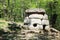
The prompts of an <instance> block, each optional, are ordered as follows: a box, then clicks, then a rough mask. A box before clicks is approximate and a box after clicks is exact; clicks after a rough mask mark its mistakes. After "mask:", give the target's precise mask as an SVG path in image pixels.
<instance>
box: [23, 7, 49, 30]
mask: <svg viewBox="0 0 60 40" xmlns="http://www.w3.org/2000/svg"><path fill="white" fill-rule="evenodd" d="M26 13H28V14H30V15H28V16H26V17H25V19H24V25H27V27H28V28H29V29H31V30H40V29H43V30H48V29H49V20H48V16H47V14H46V12H45V10H44V9H42V8H40V9H39V8H36V9H27V10H26Z"/></svg>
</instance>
